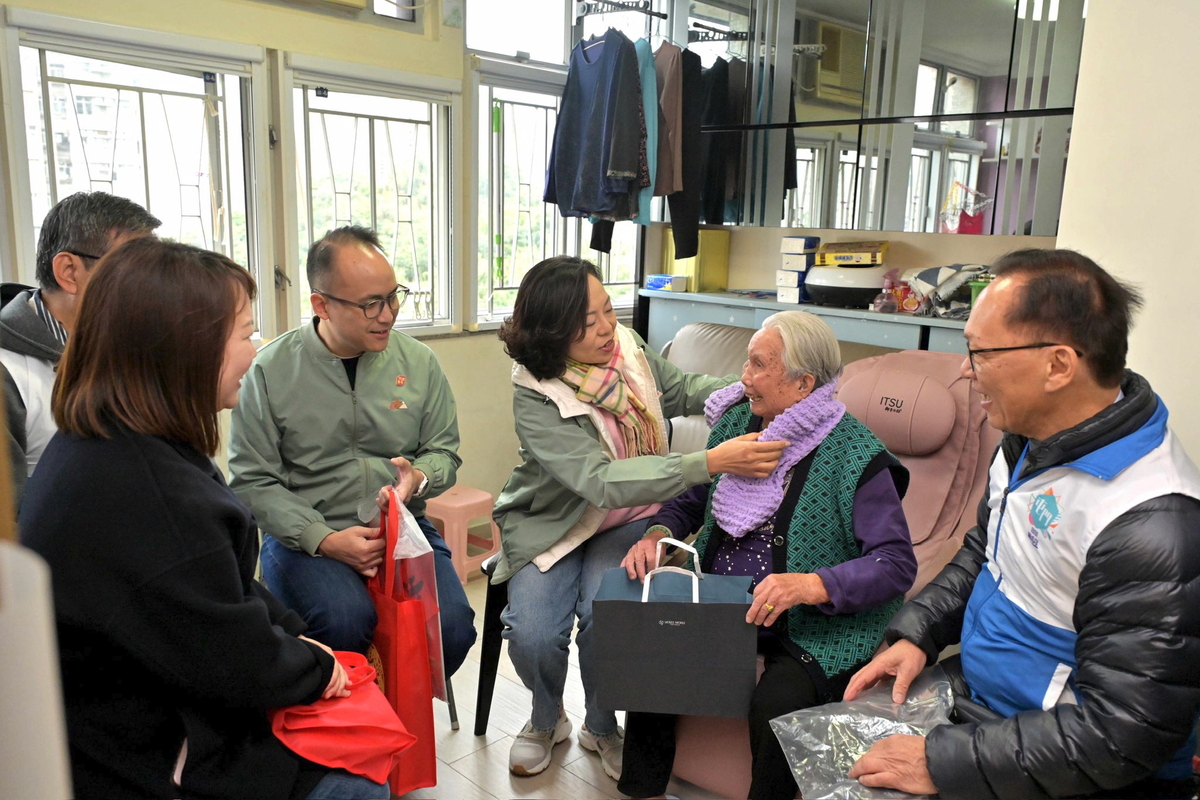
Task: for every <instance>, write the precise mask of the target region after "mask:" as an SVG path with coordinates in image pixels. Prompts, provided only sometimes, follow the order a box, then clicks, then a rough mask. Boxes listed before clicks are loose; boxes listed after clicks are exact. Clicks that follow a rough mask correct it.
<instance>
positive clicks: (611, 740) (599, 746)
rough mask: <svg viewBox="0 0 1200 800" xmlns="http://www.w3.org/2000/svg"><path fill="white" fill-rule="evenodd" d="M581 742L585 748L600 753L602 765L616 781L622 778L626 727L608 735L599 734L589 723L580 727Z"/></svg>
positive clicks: (618, 727)
mask: <svg viewBox="0 0 1200 800" xmlns="http://www.w3.org/2000/svg"><path fill="white" fill-rule="evenodd" d="M579 744H580V746H582V747H583V749H584V750H591V751H592V752H593V753H599V754H600V765H601V766H602V767H604V772H605V773H606V774H607V775H608V777H610V778H612V779H613V780H614V781H619V780H621V765H622V762H623V757H624V754H625V729H624V728H622V727H621V726H619V725H618V726H617V729H616V730H615V731H613V732H612V733H610V734H608V735H607V736H597V735H596V734H594V733H592V732H591V731H589V730H588V727H587V725H584V726H583V727H582V728H580V729H579Z"/></svg>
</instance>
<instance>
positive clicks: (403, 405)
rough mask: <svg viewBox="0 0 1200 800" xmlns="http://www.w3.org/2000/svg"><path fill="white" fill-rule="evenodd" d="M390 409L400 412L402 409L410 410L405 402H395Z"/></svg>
mask: <svg viewBox="0 0 1200 800" xmlns="http://www.w3.org/2000/svg"><path fill="white" fill-rule="evenodd" d="M388 408H390V409H391V410H392V411H399V410H400V409H402V408H408V403H405V402H404V401H403V400H393V401H392V404H391V405H390V406H388Z"/></svg>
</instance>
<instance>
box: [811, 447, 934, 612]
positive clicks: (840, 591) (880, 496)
mask: <svg viewBox="0 0 1200 800" xmlns="http://www.w3.org/2000/svg"><path fill="white" fill-rule="evenodd" d="M853 513H854V539H855V541H857V542H858V546H859V549H861V550H862V556H860V557H859V558H855V559H851V560H850V561H846V562H844V563H841V564H838V565H837V566H834V567H822V568H821V569H818V570H817V572H816V574H817V575H819V576H821V580H822V581H823V582H824V583H825V590H826V591H828V592H829V602H828V603H825V604H822V605H819V606H816V608H817V609H818V610H820V611H822V612H823V613H826V614H854V613H857V612H859V611H865V610H866V609H868V608H872V607H874V606H877V605H879V604H880V603H886V602H887V601H889V600H891V599H893V598H896V597H901V596H903V595H904V593H905V592H907V591H908V590H909V589H911V588H912V585H913V581H914V580H915V579H916V577H917V557H916V555H915V554H914V553H913V547H912V539H911V538H910V537H909V535H908V522H907V521H906V520H905V519H904V509H903V508H902V507H901V505H900V495H899V494H897V493H896V484H895V483H894V482H893V481H892V473H891V471H890V470H887V469H884V470H882V471H880V472H879V474H877V475H875V476H873V477H872V478H871V479H870V480H868V481H867V482H866V483H864V484H863V485H862V486H860V487H859V488H858V491H857V492H855V494H854V512H853Z"/></svg>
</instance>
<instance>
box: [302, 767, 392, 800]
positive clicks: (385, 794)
mask: <svg viewBox="0 0 1200 800" xmlns="http://www.w3.org/2000/svg"><path fill="white" fill-rule="evenodd" d="M391 796H392V792H391V790H390V789H389V788H388V785H387V784H386V783H376V782H375V781H373V780H371V779H370V778H364V777H362V776H361V775H355V774H353V773H351V772H346V771H345V770H341V769H335V770H334V771H333V772H330V773H329V774H328V775H326V776H325V777H324V778H321V782H320V783H318V784H317V785H316V786H314V787H313V790H312V792H311V793H310V794H309V795H308V799H307V800H388V798H390V797H391Z"/></svg>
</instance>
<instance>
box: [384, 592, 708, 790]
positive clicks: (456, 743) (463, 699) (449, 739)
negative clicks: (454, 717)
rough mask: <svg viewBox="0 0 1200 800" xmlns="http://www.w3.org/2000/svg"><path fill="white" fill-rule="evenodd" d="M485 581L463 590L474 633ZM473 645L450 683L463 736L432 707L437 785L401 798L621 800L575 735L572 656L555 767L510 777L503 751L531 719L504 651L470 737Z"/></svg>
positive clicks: (577, 705) (475, 678) (577, 708)
mask: <svg viewBox="0 0 1200 800" xmlns="http://www.w3.org/2000/svg"><path fill="white" fill-rule="evenodd" d="M486 589H487V587H486V584H485V583H484V581H483V578H482V577H476V578H475V579H473V580H472V581H470V583H468V584H467V597H468V598H469V599H470V601H471V606H472V607H473V608H474V609H475V620H476V624H477V626H478V625H479V623H480V622H481V621H482V619H483V604H484V597H485V595H486V594H487V592H486ZM480 650H481V644H480V643H479V642H477V643H476V644H475V647H473V648H472V649H471V653H470V655H469V656H468V658H467V661H466V663H465V664H463V666H462V668H461V669H460V670H459V671H458V673H457V674H456V675H455V676H454V693H455V696H456V698H457V701H458V720H459V724H460V726H461V727H460V729H459V730H457V731H452V730H450V717H449V714H448V713H447V710H446V706H445V705H443V704H442V703H440V702H435V703H434V727H435V730H436V735H437V750H438V785H437V786H435V787H433V788H430V789H418V790H417V791H415V792H411V793H409V794H406V795H404V797H406V798H439V800H451V799H453V800H459V798H461V800H494V799H495V800H505V799H506V798H518V797H539V798H606V797H623V796H624V795H622V794H620V793H619V792H618V791H617V783H616V781H614V780H612V779H611V778H609V777H608V776H607V775H605V774H604V770H603V769H602V768H601V767H600V758H599V756H597V755H596V754H595V753H591V752H588V751H587V750H584V749H583V748H582V747H580V746H579V743H578V742H577V741H576V739H575V732H577V731H578V730H579V728H580V726H581V725H582V724H583V713H584V711H583V684H582V683H581V682H580V679H579V662H578V661H577V659H576V655H575V650H574V648H572V650H571V658H570V667H569V669H570V674H569V676H568V678H567V689H566V693H565V696H564V698H563V705H564V706H565V707H566V710H567V716H568V717H570V719H571V723H572V725H574V731H573V732H572V735H571V737H570V739H568V740H567V741H566V742H563V743H562V744H560V745H558V746H557V747H555V748H554V760H553V762H552V763H551V765H550V766H549V767H548V768H547V769H546V771H545V772H543V773H542V774H540V775H536V776H534V777H531V778H518V777H516V776H515V775H512V774H511V773H509V771H508V749H509V747H511V746H512V742H513V737H514V736H516V735H517V734H518V733H520V731H521V728H522V727H524V725H525V723H526V722H527V721H528V720H529V710H530V694H529V691H528V690H527V689H526V688H525V687H524V686H523V685H521V681H520V679H519V678H518V677H517V673H516V670H515V669H513V665H512V662H511V661H509V659H508V646H507V643H506V644H505V648H504V651H503V653H502V655H501V658H500V670H499V675H497V676H496V691H495V694H494V695H493V696H492V713H491V716H490V718H489V720H488V731H487V734H486V735H485V736H475V734H474V729H475V715H474V711H475V696H476V691H477V688H478V684H479V654H480ZM667 793H668V794H671V795H675V796H677V797H680V798H684V800H717V797H716V795H713V794H711V793H709V792H706V791H705V790H703V789H701V788H699V787H697V786H693V785H692V784H690V783H685V782H683V781H680V780H678V779H676V780H672V781H671V784H670V785H669V786H668V787H667Z"/></svg>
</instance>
